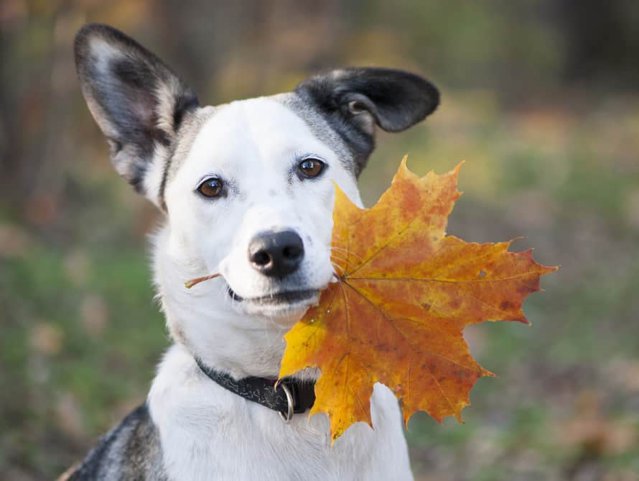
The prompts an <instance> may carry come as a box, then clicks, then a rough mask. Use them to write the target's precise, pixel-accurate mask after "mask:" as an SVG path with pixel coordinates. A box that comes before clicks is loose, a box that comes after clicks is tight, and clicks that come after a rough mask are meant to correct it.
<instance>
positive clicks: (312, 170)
mask: <svg viewBox="0 0 639 481" xmlns="http://www.w3.org/2000/svg"><path fill="white" fill-rule="evenodd" d="M325 167H326V164H325V163H324V162H322V161H321V160H319V159H312V158H309V159H304V160H302V161H301V162H300V163H299V164H297V172H298V173H299V175H300V176H301V177H302V178H304V179H313V178H315V177H318V176H319V175H320V174H321V173H322V172H323V171H324V168H325Z"/></svg>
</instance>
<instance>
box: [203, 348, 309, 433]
mask: <svg viewBox="0 0 639 481" xmlns="http://www.w3.org/2000/svg"><path fill="white" fill-rule="evenodd" d="M195 362H196V363H197V365H198V366H199V368H200V369H201V370H202V372H203V373H204V374H206V375H207V376H208V377H209V378H210V379H211V380H213V381H215V382H216V383H218V384H219V385H220V386H222V387H223V388H225V389H228V390H229V391H231V392H232V393H234V394H237V395H238V396H242V397H243V398H244V399H248V400H249V401H253V402H256V403H258V404H261V405H262V406H266V407H267V408H269V409H272V410H273V411H277V412H279V413H280V415H281V416H282V418H283V419H284V420H286V421H290V419H291V418H292V417H293V414H298V413H303V412H305V411H306V410H308V409H310V408H311V407H312V406H313V403H314V402H315V381H300V380H298V379H292V378H285V379H282V380H281V381H280V382H277V380H276V379H268V378H264V377H245V378H243V379H239V380H235V379H233V377H231V376H230V375H228V374H226V373H223V372H220V371H216V370H215V369H212V368H210V367H208V366H206V365H205V364H204V363H203V362H202V361H201V360H200V359H198V358H197V357H196V358H195Z"/></svg>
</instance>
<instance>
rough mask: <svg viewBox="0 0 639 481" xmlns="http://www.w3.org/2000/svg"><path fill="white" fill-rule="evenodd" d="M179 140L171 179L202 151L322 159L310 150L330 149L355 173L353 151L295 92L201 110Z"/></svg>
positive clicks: (319, 153)
mask: <svg viewBox="0 0 639 481" xmlns="http://www.w3.org/2000/svg"><path fill="white" fill-rule="evenodd" d="M178 137H179V138H178V142H177V146H176V149H175V151H174V153H173V155H172V159H171V165H170V168H169V172H168V180H171V178H173V177H174V176H175V175H176V173H177V171H178V170H179V169H180V167H181V166H182V165H183V164H184V162H185V160H186V159H187V158H189V157H193V156H194V155H197V154H198V153H200V152H207V151H208V152H209V153H211V155H212V153H213V152H216V151H217V152H225V153H226V154H227V155H228V154H229V153H235V154H238V155H240V154H245V155H250V154H251V151H253V152H255V150H266V151H268V149H269V147H279V148H287V147H289V148H292V149H295V150H296V151H298V152H297V153H298V154H312V153H315V154H318V155H321V154H322V152H317V151H316V152H313V151H308V152H307V151H306V150H305V149H315V150H317V149H318V148H319V149H321V150H322V149H328V150H330V151H331V152H332V153H333V154H334V155H335V157H336V158H337V159H338V160H339V161H340V163H341V164H342V165H343V166H344V168H345V169H346V170H348V171H349V172H354V171H355V167H354V164H353V156H352V153H351V152H350V151H349V149H348V148H347V147H346V145H345V143H344V142H343V140H342V139H341V138H340V136H339V135H338V134H337V133H336V132H335V131H334V130H333V129H332V128H331V127H330V125H329V124H328V122H327V121H326V119H325V118H324V117H323V116H322V115H321V114H320V113H319V112H318V111H317V110H316V109H315V108H314V107H313V106H312V105H309V104H307V103H306V102H305V101H304V100H303V99H301V98H300V97H299V96H298V95H297V94H295V93H292V92H291V93H284V94H278V95H273V96H269V97H258V98H253V99H246V100H238V101H235V102H231V103H228V104H223V105H220V106H216V107H204V108H201V109H199V110H198V111H196V112H195V113H194V114H193V115H192V116H191V117H190V118H189V119H188V120H187V121H185V122H184V125H183V126H182V128H181V129H180V132H179V136H178ZM192 152H193V153H194V154H193V155H192ZM205 155H206V154H205ZM353 175H354V174H353Z"/></svg>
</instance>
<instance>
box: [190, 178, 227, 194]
mask: <svg viewBox="0 0 639 481" xmlns="http://www.w3.org/2000/svg"><path fill="white" fill-rule="evenodd" d="M197 191H198V192H199V193H200V194H201V195H203V196H204V197H207V198H209V199H211V198H214V197H220V196H221V195H222V194H223V193H224V182H222V179H220V178H218V177H209V178H208V179H205V180H204V181H202V183H201V184H200V185H199V186H198V188H197Z"/></svg>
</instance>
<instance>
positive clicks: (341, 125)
mask: <svg viewBox="0 0 639 481" xmlns="http://www.w3.org/2000/svg"><path fill="white" fill-rule="evenodd" d="M296 92H297V93H298V95H300V96H302V97H303V98H304V99H305V100H306V101H310V102H312V103H314V104H315V106H316V107H317V108H319V110H320V112H321V113H322V114H323V115H324V116H325V117H326V118H327V120H328V122H329V123H330V125H331V126H332V127H333V128H334V129H335V130H336V131H337V133H338V134H339V135H340V136H341V137H342V139H343V140H344V141H345V142H346V144H347V145H348V146H349V148H350V149H351V150H352V152H353V154H354V156H355V161H356V163H357V166H356V167H357V169H358V172H357V173H359V171H361V169H363V168H364V165H365V163H366V160H367V159H368V156H369V155H370V153H371V152H372V150H373V148H374V146H375V140H374V133H375V125H378V126H379V127H381V128H382V129H384V130H386V131H387V132H399V131H402V130H405V129H407V128H408V127H410V126H412V125H414V124H415V123H417V122H419V121H420V120H423V119H424V118H425V117H426V116H427V115H429V114H430V113H432V112H433V111H434V110H435V109H436V108H437V105H438V104H439V91H438V90H437V88H435V86H434V85H433V84H431V83H430V82H428V81H427V80H425V79H423V78H422V77H420V76H419V75H415V74H413V73H409V72H404V71H402V70H394V69H386V68H351V69H341V70H334V71H332V72H328V73H325V74H322V75H316V76H314V77H310V78H309V79H307V80H305V81H304V82H302V83H301V84H299V85H298V86H297V88H296Z"/></svg>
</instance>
